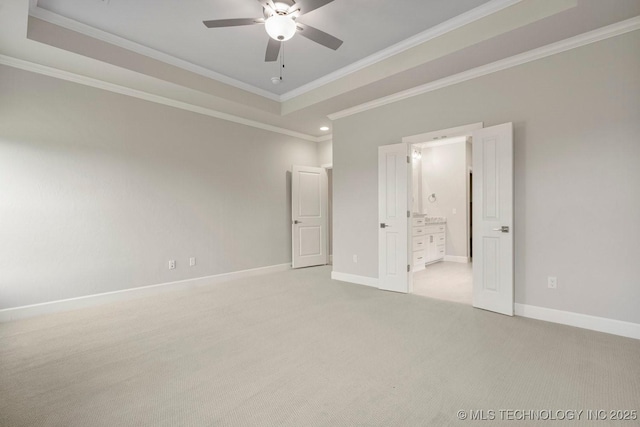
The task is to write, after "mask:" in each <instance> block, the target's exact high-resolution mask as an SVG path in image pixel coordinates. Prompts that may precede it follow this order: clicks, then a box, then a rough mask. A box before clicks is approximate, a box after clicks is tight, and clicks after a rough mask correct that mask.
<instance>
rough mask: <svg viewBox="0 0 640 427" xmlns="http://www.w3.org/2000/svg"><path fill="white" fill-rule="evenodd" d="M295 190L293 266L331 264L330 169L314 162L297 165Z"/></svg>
mask: <svg viewBox="0 0 640 427" xmlns="http://www.w3.org/2000/svg"><path fill="white" fill-rule="evenodd" d="M291 193H292V194H291V220H292V226H291V227H292V231H291V235H292V240H293V242H292V247H293V254H292V257H291V259H292V262H291V264H292V267H293V268H301V267H310V266H312V265H324V264H327V263H328V262H329V255H328V236H329V229H328V208H327V203H328V187H327V171H326V170H325V169H323V168H314V167H310V166H293V172H292V177H291Z"/></svg>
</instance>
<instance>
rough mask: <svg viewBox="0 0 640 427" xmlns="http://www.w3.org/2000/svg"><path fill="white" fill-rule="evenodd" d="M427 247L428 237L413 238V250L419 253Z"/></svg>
mask: <svg viewBox="0 0 640 427" xmlns="http://www.w3.org/2000/svg"><path fill="white" fill-rule="evenodd" d="M426 247H427V236H416V237H414V238H413V250H414V251H418V250H422V249H424V248H426Z"/></svg>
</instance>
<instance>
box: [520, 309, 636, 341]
mask: <svg viewBox="0 0 640 427" xmlns="http://www.w3.org/2000/svg"><path fill="white" fill-rule="evenodd" d="M515 312H516V315H517V316H522V317H528V318H531V319H538V320H546V321H547V322H553V323H561V324H563V325H569V326H575V327H578V328H584V329H591V330H594V331H598V332H606V333H608V334H613V335H620V336H623V337H628V338H635V339H640V323H631V322H624V321H621V320H614V319H607V318H605V317H596V316H590V315H588V314H580V313H573V312H570V311H562V310H554V309H552V308H545V307H538V306H535V305H527V304H515Z"/></svg>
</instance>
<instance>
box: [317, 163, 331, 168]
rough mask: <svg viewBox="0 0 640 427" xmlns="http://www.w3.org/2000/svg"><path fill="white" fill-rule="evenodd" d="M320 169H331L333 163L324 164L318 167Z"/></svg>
mask: <svg viewBox="0 0 640 427" xmlns="http://www.w3.org/2000/svg"><path fill="white" fill-rule="evenodd" d="M320 167H321V168H323V169H333V163H324V164H322V165H320Z"/></svg>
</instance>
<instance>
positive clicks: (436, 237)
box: [434, 233, 444, 245]
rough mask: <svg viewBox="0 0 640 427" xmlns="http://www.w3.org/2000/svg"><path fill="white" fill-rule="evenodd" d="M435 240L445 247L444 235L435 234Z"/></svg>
mask: <svg viewBox="0 0 640 427" xmlns="http://www.w3.org/2000/svg"><path fill="white" fill-rule="evenodd" d="M434 239H435V241H436V243H437V244H438V245H444V233H437V234H435V235H434Z"/></svg>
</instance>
